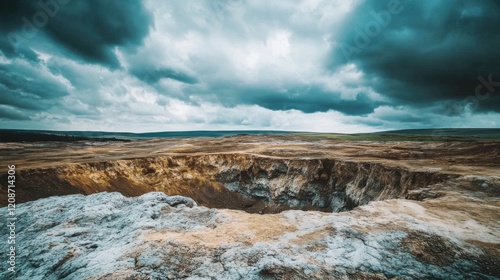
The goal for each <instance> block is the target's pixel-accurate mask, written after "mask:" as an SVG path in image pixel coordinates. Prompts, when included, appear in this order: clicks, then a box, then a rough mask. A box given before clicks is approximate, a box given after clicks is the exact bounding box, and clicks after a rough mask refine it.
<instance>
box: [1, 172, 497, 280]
mask: <svg viewBox="0 0 500 280" xmlns="http://www.w3.org/2000/svg"><path fill="white" fill-rule="evenodd" d="M470 180H471V178H460V179H459V180H455V181H453V182H448V184H447V185H436V186H434V187H433V188H432V189H433V190H434V191H437V192H439V193H440V195H439V197H434V198H432V199H428V198H425V196H426V195H429V193H430V191H429V190H423V191H422V192H421V193H420V194H416V193H412V195H414V196H416V197H418V198H419V200H397V199H393V200H385V201H378V202H371V203H369V204H368V205H365V206H362V207H360V208H356V209H355V210H353V211H350V212H343V213H324V212H315V211H296V210H293V211H285V212H282V213H279V214H269V215H257V214H249V213H246V212H243V211H237V210H217V209H209V208H206V207H202V206H196V203H195V202H194V201H192V200H191V199H189V198H184V197H169V196H166V195H165V194H163V193H148V194H145V195H142V196H140V197H137V198H127V197H124V196H123V195H121V194H119V193H106V192H105V193H98V194H93V195H88V196H84V195H69V196H61V197H50V198H45V199H40V200H37V201H32V202H28V203H23V204H20V205H18V207H17V218H18V227H17V242H16V243H17V246H18V252H17V253H18V258H17V266H16V269H17V272H16V275H15V276H16V279H183V278H186V279H498V277H500V273H499V270H498V267H500V252H499V248H500V247H499V246H500V234H499V232H500V224H499V223H498V217H499V214H500V203H499V200H498V199H497V198H496V197H491V196H488V195H486V194H484V193H481V192H475V193H474V196H472V195H470V193H468V192H466V191H463V190H464V189H461V190H462V191H456V190H457V189H460V186H459V185H460V184H463V183H464V182H466V183H470V182H471V181H470ZM492 180H493V179H492ZM496 183H498V181H495V180H493V181H487V182H486V184H490V187H491V184H496ZM453 184H456V185H454V186H451V185H453ZM450 186H451V187H450ZM485 187H488V186H485ZM0 211H2V213H4V212H5V211H6V209H5V208H2V209H0ZM6 234H7V232H6V227H2V228H1V235H2V236H6ZM3 265H4V266H5V262H3ZM11 276H13V275H10V274H9V273H8V272H6V269H5V267H3V268H2V272H1V273H0V278H1V279H9V277H11Z"/></svg>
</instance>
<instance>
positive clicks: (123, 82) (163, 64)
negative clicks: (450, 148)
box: [0, 0, 500, 133]
mask: <svg viewBox="0 0 500 280" xmlns="http://www.w3.org/2000/svg"><path fill="white" fill-rule="evenodd" d="M499 26H500V2H499V1H496V0H482V1H474V0H456V1H453V2H450V1H445V0H420V1H416V0H415V1H411V0H377V1H375V0H373V1H370V0H366V1H362V0H354V1H343V0H294V1H285V0H281V1H280V0H277V1H269V0H184V1H174V0H163V1H162V0H146V1H139V0H128V1H121V0H108V1H99V0H86V1H79V0H36V1H35V0H32V1H28V0H3V1H1V2H0V34H2V35H1V36H0V128H15V129H48V130H92V131H97V130H99V131H127V132H150V131H188V130H286V131H317V132H341V133H357V132H372V131H383V130H392V129H412V128H439V127H456V128H468V127H483V128H498V127H500V51H499V50H500V48H499V46H500V32H498V27H499Z"/></svg>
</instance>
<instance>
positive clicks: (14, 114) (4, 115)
mask: <svg viewBox="0 0 500 280" xmlns="http://www.w3.org/2000/svg"><path fill="white" fill-rule="evenodd" d="M0 119H7V120H17V121H23V120H29V119H30V118H29V117H28V116H27V115H25V114H23V113H22V112H20V111H18V110H14V109H13V108H9V107H6V106H0Z"/></svg>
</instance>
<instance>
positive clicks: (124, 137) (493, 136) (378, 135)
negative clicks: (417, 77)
mask: <svg viewBox="0 0 500 280" xmlns="http://www.w3.org/2000/svg"><path fill="white" fill-rule="evenodd" d="M237 135H301V136H304V137H313V138H330V139H343V140H372V141H435V140H453V141H454V140H456V141H465V140H477V139H482V140H488V141H489V140H492V141H499V140H500V128H439V129H404V130H391V131H381V132H374V133H358V134H341V133H316V132H292V131H276V130H227V131H210V130H206V131H166V132H147V133H131V132H103V131H52V130H16V129H0V142H37V141H64V142H72V141H131V140H136V139H151V138H172V137H183V138H190V137H227V136H237Z"/></svg>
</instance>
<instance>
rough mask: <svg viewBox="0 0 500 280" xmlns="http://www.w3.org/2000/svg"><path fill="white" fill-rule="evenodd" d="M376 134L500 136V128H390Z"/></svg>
mask: <svg viewBox="0 0 500 280" xmlns="http://www.w3.org/2000/svg"><path fill="white" fill-rule="evenodd" d="M374 134H396V135H419V136H455V137H457V136H458V137H460V136H462V137H495V138H500V128H436V129H402V130H390V131H382V132H376V133H374Z"/></svg>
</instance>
